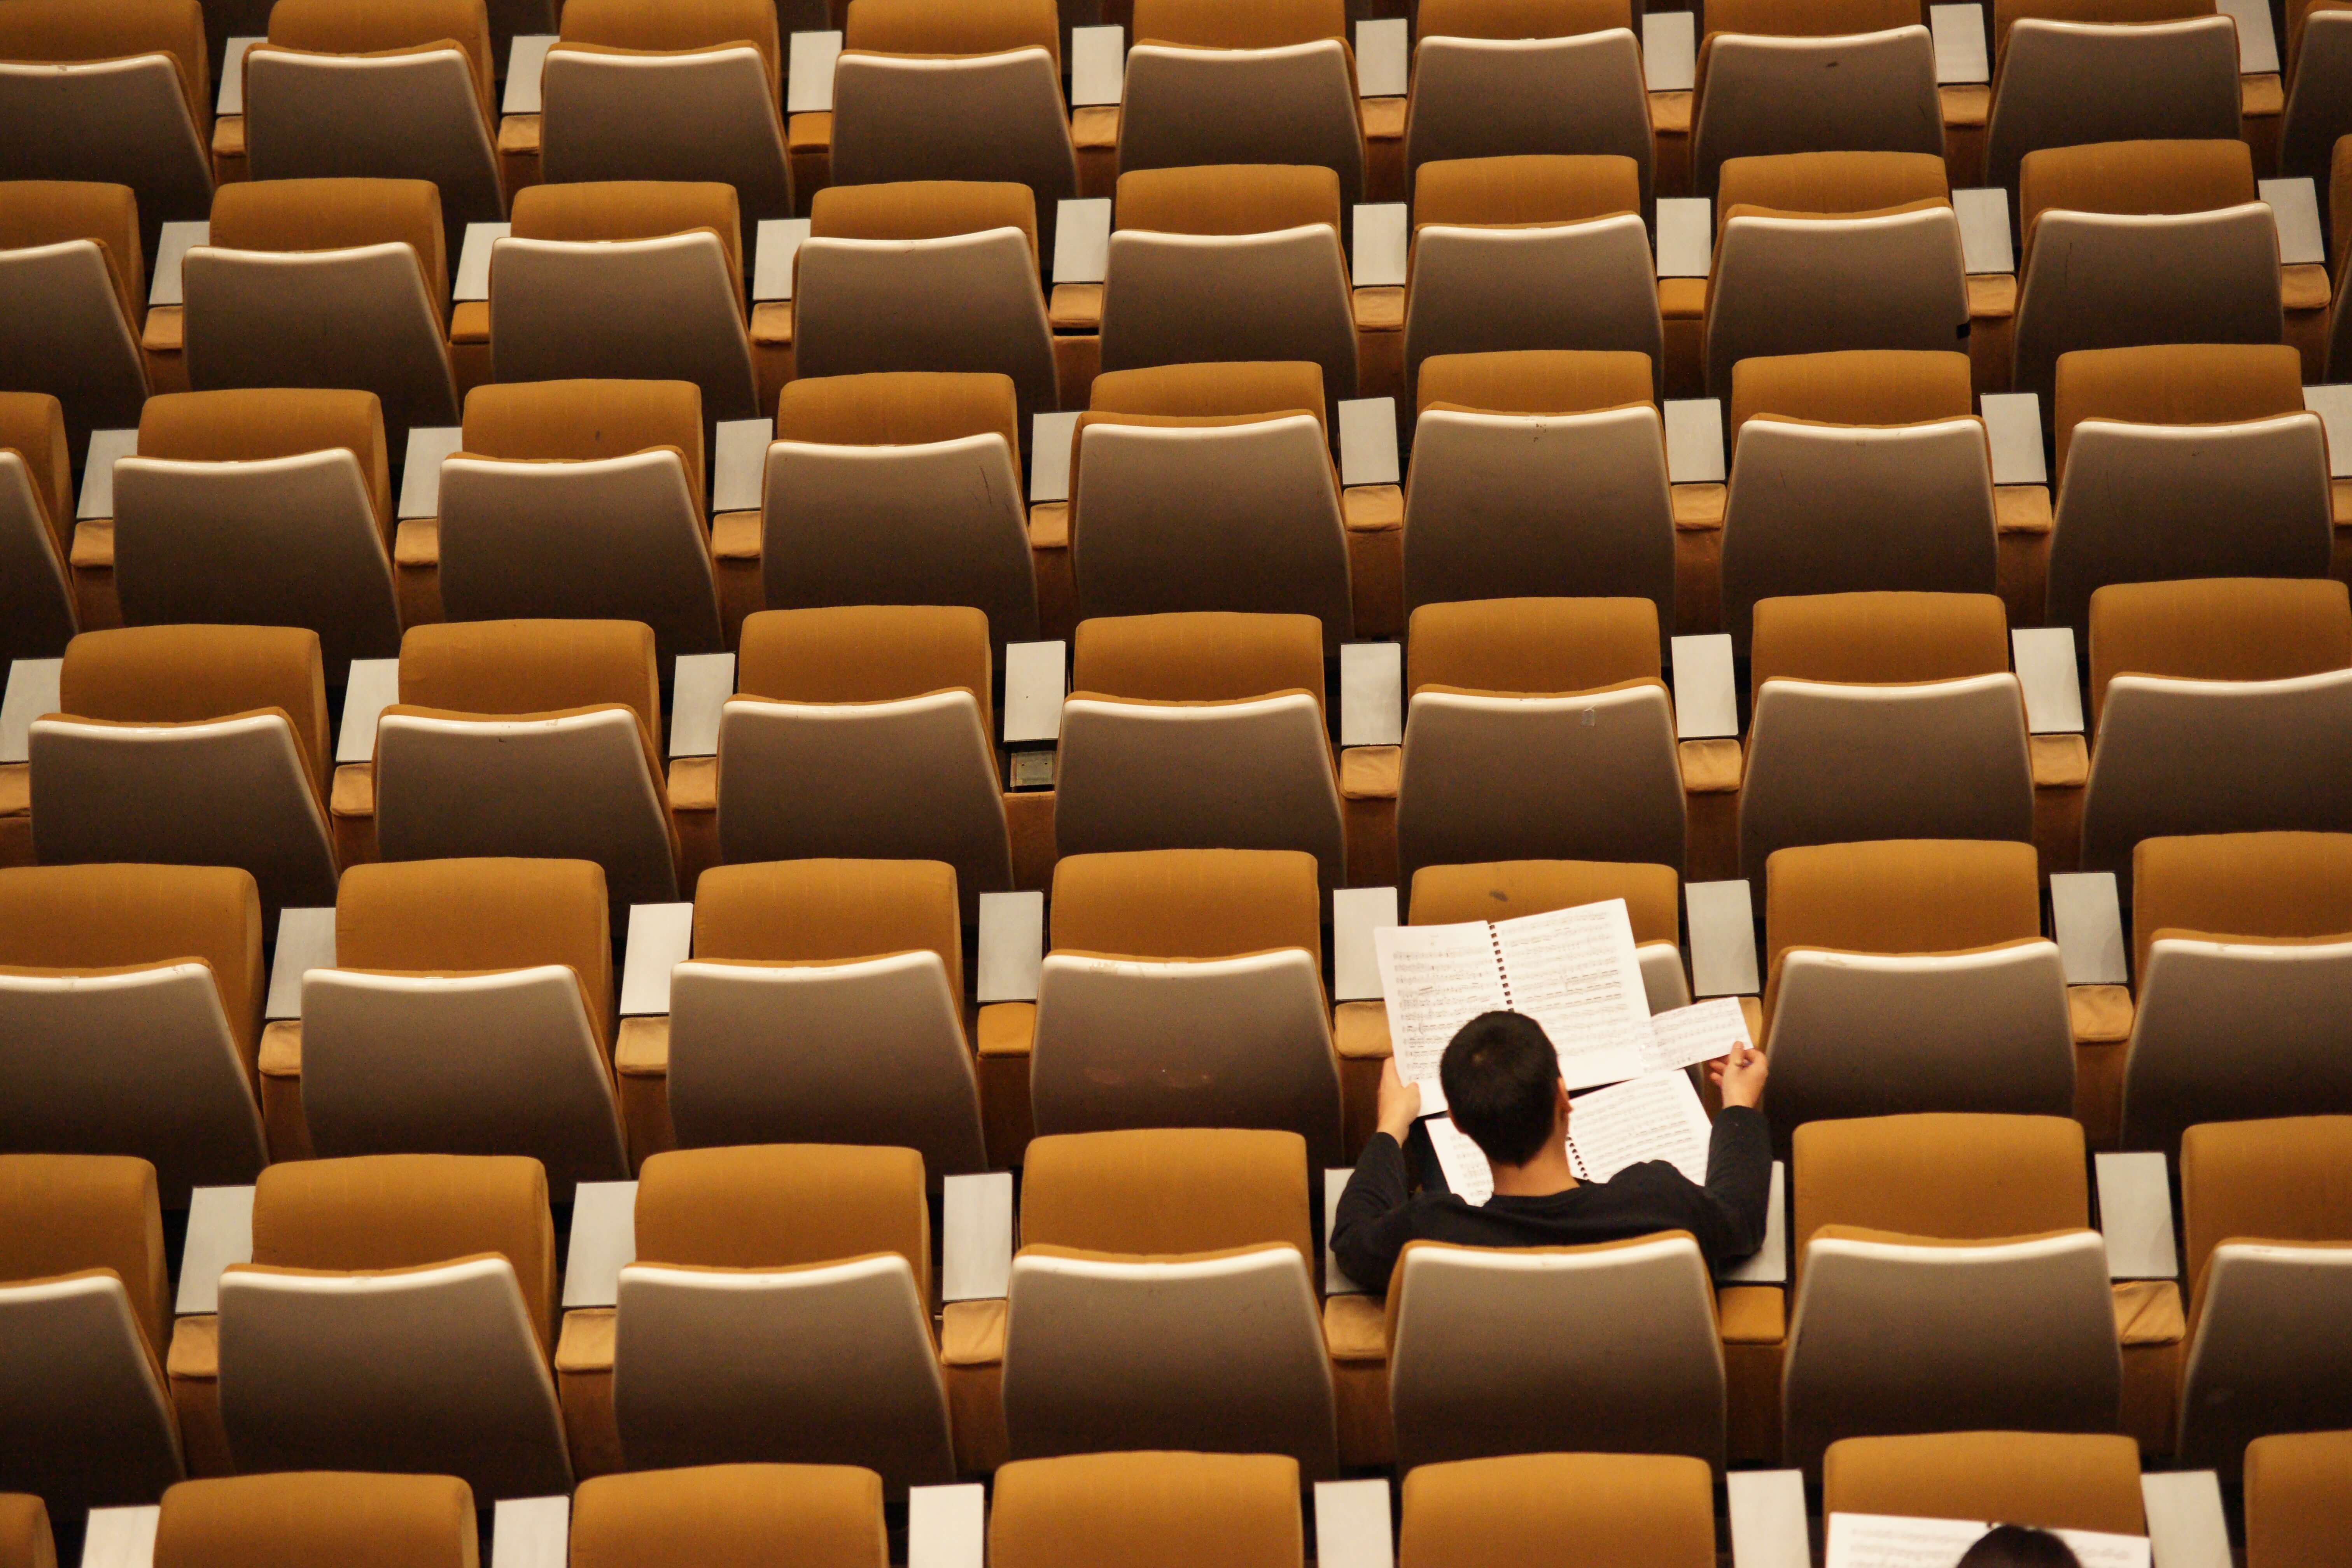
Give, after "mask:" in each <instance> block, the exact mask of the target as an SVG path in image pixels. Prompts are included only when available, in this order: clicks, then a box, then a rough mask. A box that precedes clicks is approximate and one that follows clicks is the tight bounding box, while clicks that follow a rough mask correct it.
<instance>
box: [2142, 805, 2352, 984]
mask: <svg viewBox="0 0 2352 1568" xmlns="http://www.w3.org/2000/svg"><path fill="white" fill-rule="evenodd" d="M2346 931H2352V834H2342V833H2214V834H2205V835H2200V836H2197V837H2179V838H2143V839H2141V840H2140V841H2139V845H2138V847H2137V848H2135V849H2134V850H2133V851H2132V973H2134V974H2136V975H2141V976H2145V975H2146V974H2147V957H2148V949H2149V947H2150V946H2152V945H2153V944H2154V943H2155V941H2156V939H2157V937H2158V934H2160V933H2163V932H2171V933H2173V934H2175V935H2182V936H2187V935H2191V934H2195V935H2202V936H2210V937H2214V938H2218V939H2220V940H2222V941H2229V942H2263V941H2265V940H2273V941H2282V942H2296V941H2308V940H2311V939H2314V938H2319V937H2336V936H2339V935H2341V934H2342V933H2343V932H2346Z"/></svg>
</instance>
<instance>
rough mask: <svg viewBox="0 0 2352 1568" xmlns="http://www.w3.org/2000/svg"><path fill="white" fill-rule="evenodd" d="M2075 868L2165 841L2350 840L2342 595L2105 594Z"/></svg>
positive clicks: (2279, 587) (2093, 651) (2348, 670)
mask: <svg viewBox="0 0 2352 1568" xmlns="http://www.w3.org/2000/svg"><path fill="white" fill-rule="evenodd" d="M2090 619H2091V637H2090V643H2091V647H2090V656H2091V661H2090V662H2091V688H2090V690H2091V703H2090V720H2091V731H2092V736H2093V744H2092V748H2091V773H2090V782H2089V787H2088V788H2087V790H2086V791H2085V793H2084V801H2083V865H2084V869H2086V870H2095V871H2114V872H2116V873H2118V874H2123V873H2127V872H2128V871H2129V870H2130V869H2131V856H2132V847H2133V846H2135V845H2137V843H2138V842H2139V841H2140V840H2141V839H2143V838H2152V837H2158V836H2160V835H2166V834H2184V833H2250V832H2255V831H2260V830H2264V829H2272V828H2302V829H2307V830H2311V831H2317V832H2347V831H2352V793H2348V792H2347V780H2352V757H2347V753H2346V749H2345V748H2346V746H2347V742H2352V727H2347V715H2346V709H2347V703H2352V603H2347V599H2346V596H2345V588H2344V585H2343V584H2341V583H2336V582H2332V581H2327V580H2317V581H2313V580H2281V579H2268V578H2255V577H2222V578H2207V579H2203V580H2198V581H2186V582H2179V583H2131V584H2124V583H2117V584H2109V585H2108V586H2106V587H2104V588H2101V589H2100V590H2099V591H2098V592H2097V593H2095V594H2094V595H2092V596H2091V617H2090Z"/></svg>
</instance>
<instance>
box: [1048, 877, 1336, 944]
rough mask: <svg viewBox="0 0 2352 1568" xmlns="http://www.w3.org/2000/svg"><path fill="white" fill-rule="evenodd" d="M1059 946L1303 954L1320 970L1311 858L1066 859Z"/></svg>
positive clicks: (1058, 910)
mask: <svg viewBox="0 0 2352 1568" xmlns="http://www.w3.org/2000/svg"><path fill="white" fill-rule="evenodd" d="M1053 945H1054V946H1055V948H1056V949H1066V950H1075V951H1078V952H1102V953H1119V954H1124V955H1128V956H1130V957H1137V958H1153V959H1168V958H1228V957H1233V956H1234V955H1236V954H1240V953H1244V952H1265V951H1266V950H1268V949H1271V948H1280V947H1297V948H1304V949H1306V950H1307V952H1309V953H1311V954H1313V955H1314V957H1315V959H1316V962H1317V963H1318V966H1319V964H1320V963H1321V962H1322V954H1323V940H1322V928H1321V925H1320V923H1319V914H1318V902H1317V899H1316V892H1315V867H1314V862H1313V857H1311V856H1307V855H1302V854H1298V853H1297V852H1296V851H1291V850H1280V849H1150V850H1139V851H1136V852H1133V853H1129V854H1120V855H1073V856H1068V857H1066V858H1064V859H1063V860H1062V861H1061V862H1060V863H1059V864H1058V865H1057V866H1055V869H1054V932H1053Z"/></svg>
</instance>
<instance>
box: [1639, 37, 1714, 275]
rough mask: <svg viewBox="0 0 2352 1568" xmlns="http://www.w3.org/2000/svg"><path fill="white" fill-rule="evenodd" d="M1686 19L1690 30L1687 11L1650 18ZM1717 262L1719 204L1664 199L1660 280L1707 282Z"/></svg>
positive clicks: (1703, 199)
mask: <svg viewBox="0 0 2352 1568" xmlns="http://www.w3.org/2000/svg"><path fill="white" fill-rule="evenodd" d="M1675 16H1680V17H1682V18H1683V26H1685V27H1687V26H1690V20H1689V18H1690V13H1689V12H1687V11H1668V12H1664V13H1662V14H1660V15H1659V16H1652V17H1650V18H1649V20H1650V21H1652V22H1659V21H1664V20H1666V19H1668V18H1671V17H1675ZM1714 258H1715V204H1714V203H1713V202H1711V201H1709V200H1707V199H1706V197H1705V196H1661V197H1659V198H1658V276H1659V277H1661V278H1704V277H1706V275H1707V270H1708V268H1709V266H1710V264H1711V263H1712V262H1713V260H1714Z"/></svg>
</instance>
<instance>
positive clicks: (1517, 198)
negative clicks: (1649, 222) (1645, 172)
mask: <svg viewBox="0 0 2352 1568" xmlns="http://www.w3.org/2000/svg"><path fill="white" fill-rule="evenodd" d="M1641 209H1642V177H1641V169H1640V166H1639V165H1638V164H1637V163H1635V162H1634V161H1633V159H1631V158H1624V157H1618V156H1613V155H1590V156H1563V155H1559V154H1549V155H1534V154H1522V155H1519V156H1516V157H1495V158H1455V159H1444V160H1439V161H1436V162H1433V163H1423V164H1422V165H1421V168H1420V170H1419V171H1418V172H1417V173H1416V174H1415V175H1414V177H1413V214H1412V217H1413V223H1414V226H1416V227H1418V226H1422V225H1424V224H1456V225H1461V224H1469V225H1520V224H1555V223H1584V222H1587V221H1589V220H1591V219H1592V218H1597V217H1607V216H1611V215H1612V214H1615V213H1625V212H1639V211H1641Z"/></svg>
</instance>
